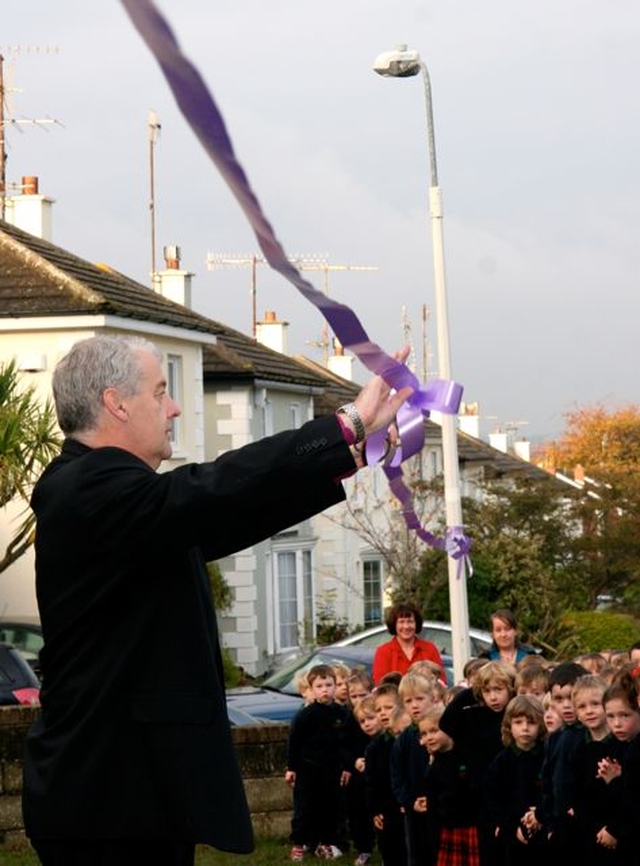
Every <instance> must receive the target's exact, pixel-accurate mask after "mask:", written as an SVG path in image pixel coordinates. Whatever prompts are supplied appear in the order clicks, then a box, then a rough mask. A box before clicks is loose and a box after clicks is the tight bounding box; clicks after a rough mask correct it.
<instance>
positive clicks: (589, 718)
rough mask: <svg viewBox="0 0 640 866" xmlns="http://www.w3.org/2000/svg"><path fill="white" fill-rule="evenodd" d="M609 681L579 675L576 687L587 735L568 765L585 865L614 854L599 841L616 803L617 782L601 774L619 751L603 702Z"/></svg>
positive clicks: (578, 715)
mask: <svg viewBox="0 0 640 866" xmlns="http://www.w3.org/2000/svg"><path fill="white" fill-rule="evenodd" d="M605 690H606V683H605V682H604V680H603V679H602V678H601V677H599V676H593V675H592V674H589V675H587V676H582V677H579V678H578V679H577V680H576V682H575V685H574V687H573V704H574V707H575V712H576V718H577V719H578V721H579V722H580V724H581V725H582V726H583V727H584V730H585V732H586V737H585V738H584V739H583V740H582V742H581V743H580V744H579V745H578V747H577V748H576V750H575V752H574V753H573V756H572V760H571V762H570V764H569V765H568V768H567V769H568V774H569V778H570V783H572V785H573V793H572V795H571V801H572V803H573V813H574V817H575V820H576V822H577V824H578V827H579V830H580V835H581V838H582V842H583V858H582V863H584V866H598V864H600V863H602V864H604V863H609V862H610V855H609V853H608V851H607V850H606V849H604V848H603V847H602V846H601V845H600V844H599V843H598V841H597V838H598V835H599V834H600V831H601V830H602V828H603V827H605V826H606V825H607V824H608V822H609V819H610V817H611V816H612V810H614V811H615V809H616V808H617V806H616V796H615V795H616V792H617V791H616V789H617V786H616V785H611V784H608V783H607V781H606V779H605V778H603V777H602V776H600V775H599V773H598V770H599V767H600V764H601V762H602V761H603V760H607V759H609V758H611V757H614V756H615V754H616V752H617V750H616V748H615V743H614V742H613V737H612V736H611V734H610V732H609V727H608V725H607V717H606V713H605V708H604V704H603V697H604V693H605Z"/></svg>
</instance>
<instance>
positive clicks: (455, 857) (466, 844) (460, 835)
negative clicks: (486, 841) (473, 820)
mask: <svg viewBox="0 0 640 866" xmlns="http://www.w3.org/2000/svg"><path fill="white" fill-rule="evenodd" d="M436 866H480V850H479V847H478V830H477V828H476V827H442V828H441V830H440V839H439V843H438V860H437V863H436Z"/></svg>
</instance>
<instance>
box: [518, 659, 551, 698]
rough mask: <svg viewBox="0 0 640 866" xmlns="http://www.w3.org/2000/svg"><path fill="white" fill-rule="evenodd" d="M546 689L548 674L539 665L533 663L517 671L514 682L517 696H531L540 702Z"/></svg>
mask: <svg viewBox="0 0 640 866" xmlns="http://www.w3.org/2000/svg"><path fill="white" fill-rule="evenodd" d="M527 658H531V656H527ZM548 688H549V674H548V673H547V671H546V669H545V668H544V667H543V666H542V665H541V664H538V663H537V662H535V661H533V662H530V663H529V664H526V665H524V666H523V667H521V668H520V669H519V670H518V673H517V674H516V682H515V689H516V694H517V695H533V696H534V697H535V698H538V700H540V701H541V700H542V699H543V697H544V696H545V694H546V692H547V690H548Z"/></svg>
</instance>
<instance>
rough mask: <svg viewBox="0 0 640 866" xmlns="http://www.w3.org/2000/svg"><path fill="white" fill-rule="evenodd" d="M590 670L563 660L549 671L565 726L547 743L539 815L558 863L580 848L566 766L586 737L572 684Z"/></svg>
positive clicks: (554, 701)
mask: <svg viewBox="0 0 640 866" xmlns="http://www.w3.org/2000/svg"><path fill="white" fill-rule="evenodd" d="M586 673H587V671H586V670H585V669H584V668H583V667H582V665H579V664H577V663H576V662H562V663H561V664H559V665H558V666H557V667H555V668H553V670H552V671H551V673H550V674H549V691H550V693H551V703H552V704H553V706H554V707H555V708H556V710H557V712H558V714H559V715H560V717H561V718H562V721H563V726H562V728H560V730H558V731H555V732H554V733H553V734H551V735H550V736H549V737H548V738H547V740H546V743H545V757H544V761H543V764H542V802H541V804H540V809H539V810H538V813H537V819H538V820H539V821H540V823H542V824H544V825H545V826H546V828H547V833H548V834H549V859H550V860H551V861H552V862H553V863H554V864H555V863H558V864H566V863H567V862H570V861H573V859H574V857H575V855H576V853H577V852H578V851H580V850H581V844H580V843H581V837H580V834H579V832H578V829H577V825H576V821H575V818H574V816H573V811H572V809H573V803H572V802H571V798H572V794H573V789H572V786H571V784H570V776H569V774H568V771H567V767H568V766H569V764H570V763H571V760H572V753H573V752H574V751H575V749H576V747H577V746H578V745H579V744H580V742H581V741H582V739H583V737H584V729H583V727H582V725H581V723H580V722H578V721H577V720H576V713H575V709H574V706H573V686H574V685H575V682H576V680H577V679H578V678H579V677H581V676H584V675H585V674H586Z"/></svg>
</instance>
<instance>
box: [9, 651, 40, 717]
mask: <svg viewBox="0 0 640 866" xmlns="http://www.w3.org/2000/svg"><path fill="white" fill-rule="evenodd" d="M39 698H40V681H39V680H38V677H37V676H36V675H35V673H34V672H33V670H32V669H31V667H30V666H29V664H28V663H27V662H26V661H25V659H24V658H23V657H22V655H21V654H20V652H19V651H18V650H17V649H16V648H15V647H13V646H10V645H9V644H5V643H0V705H3V706H6V705H11V704H38V703H39Z"/></svg>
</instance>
